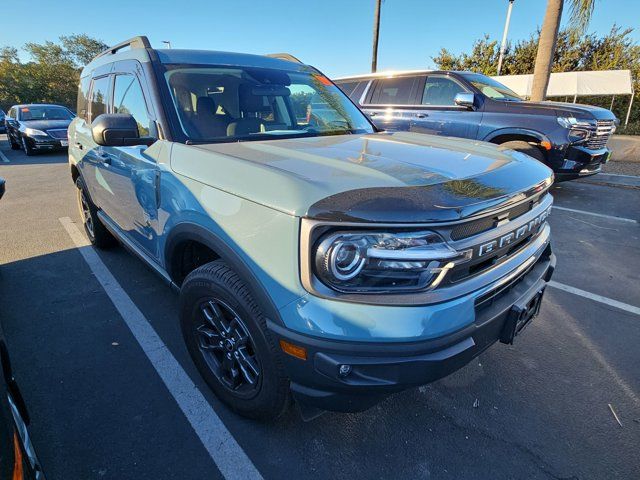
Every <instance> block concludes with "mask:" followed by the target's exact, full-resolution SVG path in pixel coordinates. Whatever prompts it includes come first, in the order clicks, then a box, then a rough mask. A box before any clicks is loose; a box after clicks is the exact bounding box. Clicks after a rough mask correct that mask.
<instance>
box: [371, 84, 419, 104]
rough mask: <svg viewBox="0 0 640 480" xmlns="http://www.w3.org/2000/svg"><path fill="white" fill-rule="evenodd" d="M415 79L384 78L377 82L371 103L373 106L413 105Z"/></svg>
mask: <svg viewBox="0 0 640 480" xmlns="http://www.w3.org/2000/svg"><path fill="white" fill-rule="evenodd" d="M415 83H416V78H415V77H395V78H382V79H380V80H378V81H377V82H375V85H374V87H373V92H372V93H371V98H370V100H369V103H371V104H373V105H411V104H412V103H413V96H414V88H415Z"/></svg>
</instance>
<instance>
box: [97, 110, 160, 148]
mask: <svg viewBox="0 0 640 480" xmlns="http://www.w3.org/2000/svg"><path fill="white" fill-rule="evenodd" d="M91 135H92V136H93V141H94V142H96V143H97V144H98V145H102V146H103V147H132V146H134V145H150V144H151V143H153V142H154V141H155V139H151V138H141V137H140V133H139V132H138V123H137V122H136V120H135V118H133V115H129V114H128V113H103V114H102V115H98V117H96V119H95V120H94V121H93V122H92V123H91Z"/></svg>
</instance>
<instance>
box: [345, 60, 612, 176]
mask: <svg viewBox="0 0 640 480" xmlns="http://www.w3.org/2000/svg"><path fill="white" fill-rule="evenodd" d="M335 83H336V84H337V85H338V86H339V87H340V88H341V89H342V90H343V91H344V92H345V93H346V94H347V95H349V96H350V97H351V99H352V100H353V101H354V102H355V103H356V104H357V105H359V106H360V108H362V109H363V110H364V112H365V113H366V114H367V115H369V117H370V118H371V119H372V120H373V122H374V123H375V124H376V126H378V127H380V128H382V129H385V130H391V131H394V130H395V131H410V132H417V133H428V134H433V135H444V136H451V137H462V138H470V139H475V140H483V141H485V142H491V143H496V144H499V145H501V146H502V147H503V148H510V149H513V150H517V151H520V152H523V153H526V154H527V155H529V156H531V157H533V158H535V159H536V160H539V161H541V162H543V163H545V164H546V165H547V166H548V167H550V168H551V169H552V170H553V171H554V173H555V176H556V180H557V181H562V180H571V179H574V178H578V177H582V176H586V175H593V174H595V173H598V172H599V171H600V168H601V165H602V164H603V163H605V162H606V161H607V160H608V159H609V155H610V151H609V149H608V148H607V141H608V140H609V137H610V136H611V134H613V132H614V131H615V129H616V124H617V123H618V120H617V119H616V117H615V115H614V114H613V113H612V112H611V111H609V110H607V109H604V108H599V107H592V106H589V105H576V104H571V103H560V102H530V101H524V100H523V99H522V98H520V97H519V96H518V95H517V94H516V93H514V92H513V91H511V90H510V89H509V88H507V87H506V86H504V85H502V84H501V83H500V82H498V81H496V80H494V79H493V78H491V77H488V76H486V75H482V74H479V73H473V72H453V71H412V72H395V73H393V74H389V73H377V74H370V75H359V76H354V77H344V78H339V79H335Z"/></svg>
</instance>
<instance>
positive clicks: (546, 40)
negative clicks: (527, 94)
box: [531, 0, 564, 101]
mask: <svg viewBox="0 0 640 480" xmlns="http://www.w3.org/2000/svg"><path fill="white" fill-rule="evenodd" d="M563 4H564V0H548V2H547V11H546V13H545V14H544V22H543V23H542V30H541V31H540V39H539V40H538V53H537V54H536V66H535V69H534V71H533V85H532V86H531V100H533V101H541V100H544V99H546V98H547V87H548V86H549V76H550V75H551V66H552V65H553V56H554V55H555V53H556V42H557V41H558V30H559V29H560V18H561V17H562V7H563Z"/></svg>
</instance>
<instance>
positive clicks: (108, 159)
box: [98, 153, 111, 165]
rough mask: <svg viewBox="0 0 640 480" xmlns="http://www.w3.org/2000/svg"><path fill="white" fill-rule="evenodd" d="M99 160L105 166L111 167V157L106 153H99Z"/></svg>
mask: <svg viewBox="0 0 640 480" xmlns="http://www.w3.org/2000/svg"><path fill="white" fill-rule="evenodd" d="M98 158H99V159H100V161H101V162H102V163H104V164H105V165H111V156H110V155H107V154H106V153H98Z"/></svg>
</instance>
